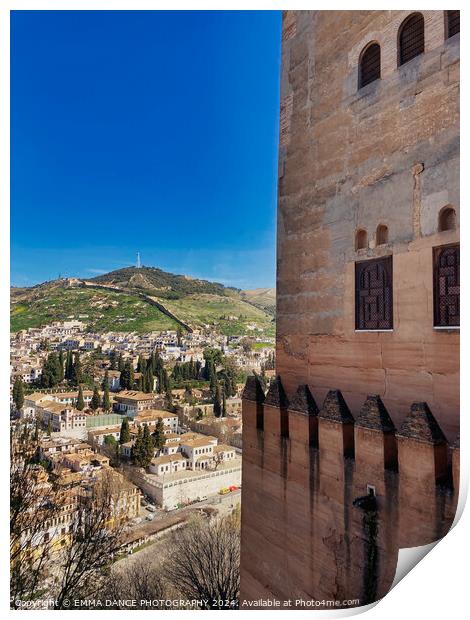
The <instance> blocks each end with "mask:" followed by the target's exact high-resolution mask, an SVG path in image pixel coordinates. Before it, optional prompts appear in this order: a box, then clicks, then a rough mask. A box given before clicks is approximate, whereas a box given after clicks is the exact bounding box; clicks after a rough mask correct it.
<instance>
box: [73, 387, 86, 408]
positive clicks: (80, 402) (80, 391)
mask: <svg viewBox="0 0 470 620" xmlns="http://www.w3.org/2000/svg"><path fill="white" fill-rule="evenodd" d="M75 409H78V410H79V411H83V410H84V409H85V399H84V398H83V388H82V386H81V385H80V386H79V388H78V396H77V402H76V404H75Z"/></svg>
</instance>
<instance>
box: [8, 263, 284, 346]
mask: <svg viewBox="0 0 470 620" xmlns="http://www.w3.org/2000/svg"><path fill="white" fill-rule="evenodd" d="M270 291H272V289H255V290H253V291H240V290H239V289H236V288H232V287H225V286H224V285H223V284H220V283H217V282H209V281H207V280H200V279H197V278H190V277H189V276H183V275H175V274H172V273H168V272H165V271H163V270H161V269H157V268H154V267H140V268H137V267H126V268H124V269H118V270H116V271H111V272H109V273H107V274H103V275H100V276H98V277H96V278H91V279H89V280H83V279H79V278H67V279H61V280H53V281H50V282H44V283H42V284H38V285H36V286H33V287H29V288H15V287H12V289H11V304H10V306H11V313H10V317H11V318H10V323H11V328H10V329H11V331H12V332H17V331H19V330H21V329H27V328H29V327H41V326H43V325H46V324H48V323H51V322H53V321H58V320H68V319H72V318H75V319H79V320H81V321H83V322H84V323H85V324H86V326H87V329H88V330H89V331H128V332H129V331H135V332H140V333H143V332H148V331H158V330H162V329H175V328H176V326H177V325H178V324H180V325H182V326H183V327H184V328H185V329H187V330H193V329H197V328H204V327H207V326H210V327H211V328H212V329H214V328H215V329H217V330H218V331H220V332H221V333H223V334H226V335H245V334H246V335H264V336H273V335H274V319H273V314H274V312H273V307H274V306H272V303H273V300H274V296H273V295H272V293H270Z"/></svg>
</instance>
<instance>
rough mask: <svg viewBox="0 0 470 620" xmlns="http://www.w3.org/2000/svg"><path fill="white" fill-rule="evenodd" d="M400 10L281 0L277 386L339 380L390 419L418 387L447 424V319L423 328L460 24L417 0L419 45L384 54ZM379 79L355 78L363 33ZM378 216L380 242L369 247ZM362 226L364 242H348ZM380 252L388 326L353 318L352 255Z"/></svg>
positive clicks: (444, 190) (452, 188) (452, 179)
mask: <svg viewBox="0 0 470 620" xmlns="http://www.w3.org/2000/svg"><path fill="white" fill-rule="evenodd" d="M408 14H409V11H287V12H286V13H285V15H284V25H283V52H282V77H281V138H280V159H279V207H278V248H277V256H278V258H277V261H278V264H277V329H278V335H277V370H278V372H279V374H280V375H281V376H282V379H283V382H284V384H285V386H286V389H287V392H288V394H290V393H292V391H293V390H295V389H296V387H297V385H299V384H301V383H308V385H309V386H310V388H311V390H312V392H313V394H314V396H315V397H316V398H317V399H318V400H319V401H322V400H323V398H324V396H325V394H326V393H327V391H328V390H329V389H330V388H332V387H335V388H339V389H341V390H342V392H343V394H344V396H345V398H346V399H347V401H348V403H349V406H350V407H351V410H352V412H353V414H354V413H356V412H357V411H358V409H359V407H360V405H361V403H362V402H363V401H364V399H365V397H366V395H367V394H368V393H370V392H373V393H377V394H380V395H381V396H382V398H383V400H384V402H385V404H386V406H387V408H388V410H389V411H390V415H391V416H392V418H393V420H394V422H395V423H396V424H397V425H399V424H400V423H401V421H402V420H403V418H404V416H405V414H406V412H407V409H408V408H409V404H410V402H411V401H417V400H419V401H426V402H427V403H428V404H429V406H430V407H431V409H432V411H433V413H434V415H435V416H436V419H437V420H438V422H439V424H440V425H441V427H442V429H443V430H444V432H445V433H446V435H447V436H448V439H449V440H450V441H453V440H454V439H455V437H456V435H457V432H458V402H459V401H458V399H459V395H458V382H459V349H458V339H459V334H458V330H453V331H451V330H448V331H442V330H436V329H434V328H433V273H432V268H433V267H432V262H433V261H432V249H433V247H436V246H440V245H444V244H447V243H452V242H455V241H457V240H458V237H459V233H458V227H457V230H456V231H446V232H438V214H439V211H440V210H441V209H442V208H443V207H444V206H446V205H452V206H453V207H454V208H455V209H456V212H457V224H458V219H459V35H456V36H454V37H452V38H451V39H449V40H446V39H445V27H444V11H424V12H423V14H424V18H425V53H424V54H423V55H421V56H419V57H417V58H415V59H413V60H411V61H410V62H408V63H407V64H405V65H403V66H402V67H398V68H397V53H398V52H397V36H398V29H399V26H400V24H401V23H402V21H403V19H404V18H405V17H406V16H407V15H408ZM373 40H375V41H378V42H379V43H380V45H381V53H382V63H381V65H382V75H381V79H380V80H377V81H376V82H373V83H371V84H369V85H367V86H366V87H364V88H362V89H360V90H358V59H359V56H360V53H361V50H362V49H363V48H364V46H365V45H366V44H367V43H369V42H370V41H373ZM379 224H384V225H386V226H387V227H388V230H389V243H388V244H386V245H381V246H379V247H376V244H375V232H376V228H377V226H378V225H379ZM358 228H364V229H365V230H367V233H368V247H367V248H366V249H363V250H358V251H356V250H355V232H356V230H357V229H358ZM389 254H393V287H394V296H393V314H394V326H393V327H394V329H393V332H381V333H370V332H357V331H355V321H354V297H355V295H354V263H355V262H356V261H358V260H364V259H366V258H372V257H377V256H383V255H389Z"/></svg>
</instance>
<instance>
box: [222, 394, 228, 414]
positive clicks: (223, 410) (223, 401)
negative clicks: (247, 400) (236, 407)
mask: <svg viewBox="0 0 470 620" xmlns="http://www.w3.org/2000/svg"><path fill="white" fill-rule="evenodd" d="M222 417H223V418H226V417H227V400H226V398H225V390H222Z"/></svg>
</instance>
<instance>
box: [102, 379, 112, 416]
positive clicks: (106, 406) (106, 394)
mask: <svg viewBox="0 0 470 620" xmlns="http://www.w3.org/2000/svg"><path fill="white" fill-rule="evenodd" d="M102 407H103V410H104V411H106V413H107V412H108V411H109V410H110V409H111V401H110V399H109V384H108V383H105V384H104V389H103V402H102Z"/></svg>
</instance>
